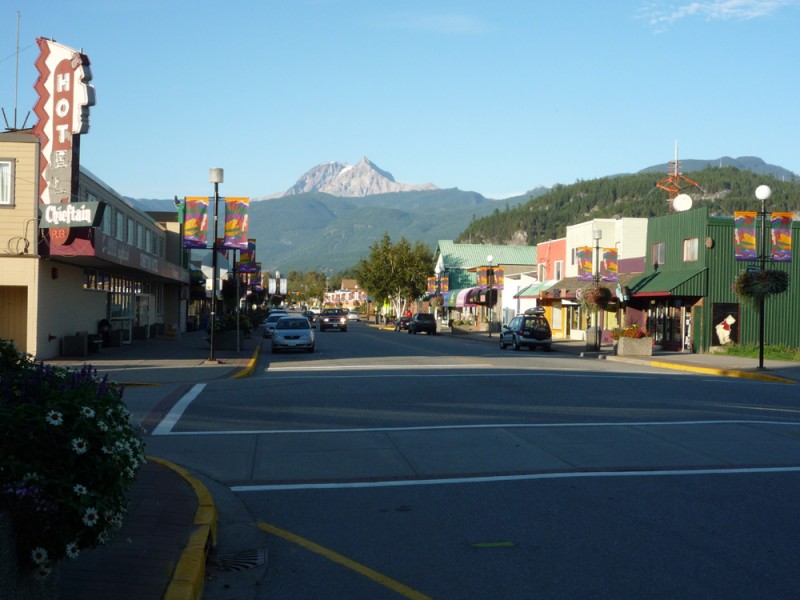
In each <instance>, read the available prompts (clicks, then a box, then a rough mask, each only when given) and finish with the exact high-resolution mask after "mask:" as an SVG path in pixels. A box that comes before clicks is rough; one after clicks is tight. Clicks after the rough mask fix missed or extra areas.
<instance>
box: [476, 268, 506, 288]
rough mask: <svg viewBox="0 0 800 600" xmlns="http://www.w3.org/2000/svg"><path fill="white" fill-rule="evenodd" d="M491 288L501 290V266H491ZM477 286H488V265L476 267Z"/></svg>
mask: <svg viewBox="0 0 800 600" xmlns="http://www.w3.org/2000/svg"><path fill="white" fill-rule="evenodd" d="M491 269H492V289H495V290H502V289H503V284H504V283H505V269H504V268H503V267H492V268H491ZM477 273H478V287H489V269H488V267H478V269H477Z"/></svg>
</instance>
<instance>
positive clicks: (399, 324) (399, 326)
mask: <svg viewBox="0 0 800 600" xmlns="http://www.w3.org/2000/svg"><path fill="white" fill-rule="evenodd" d="M410 322H411V317H400V318H399V319H397V321H395V322H394V330H395V331H408V324H409V323H410Z"/></svg>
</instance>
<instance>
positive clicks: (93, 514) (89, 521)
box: [83, 508, 100, 527]
mask: <svg viewBox="0 0 800 600" xmlns="http://www.w3.org/2000/svg"><path fill="white" fill-rule="evenodd" d="M99 518H100V517H99V515H98V514H97V509H96V508H87V509H86V512H85V513H83V522H84V523H85V524H86V525H88V526H89V527H94V525H95V523H97V521H98V519H99Z"/></svg>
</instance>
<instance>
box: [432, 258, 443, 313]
mask: <svg viewBox="0 0 800 600" xmlns="http://www.w3.org/2000/svg"><path fill="white" fill-rule="evenodd" d="M433 276H434V279H435V280H436V281H435V285H436V292H435V295H434V298H436V302H435V303H434V306H435V310H434V311H433V312H434V315H435V316H434V318H435V319H436V320H437V321H438V320H439V296H440V294H441V284H442V280H441V276H442V269H441V268H440V267H439V263H436V266H435V267H434V268H433Z"/></svg>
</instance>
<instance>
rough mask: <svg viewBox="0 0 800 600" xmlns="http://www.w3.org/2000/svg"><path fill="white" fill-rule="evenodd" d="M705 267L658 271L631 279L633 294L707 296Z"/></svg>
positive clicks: (629, 285)
mask: <svg viewBox="0 0 800 600" xmlns="http://www.w3.org/2000/svg"><path fill="white" fill-rule="evenodd" d="M704 273H705V269H687V270H685V271H656V272H654V273H648V274H647V275H642V276H641V277H639V278H638V279H637V280H636V281H631V283H630V284H628V287H630V289H631V295H633V296H705V294H706V291H705V290H706V278H705V275H704Z"/></svg>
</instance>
